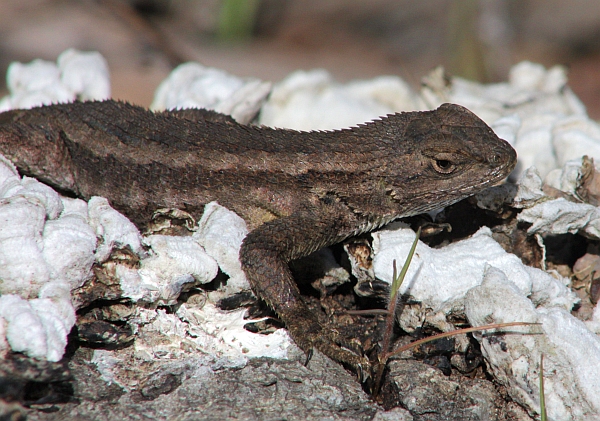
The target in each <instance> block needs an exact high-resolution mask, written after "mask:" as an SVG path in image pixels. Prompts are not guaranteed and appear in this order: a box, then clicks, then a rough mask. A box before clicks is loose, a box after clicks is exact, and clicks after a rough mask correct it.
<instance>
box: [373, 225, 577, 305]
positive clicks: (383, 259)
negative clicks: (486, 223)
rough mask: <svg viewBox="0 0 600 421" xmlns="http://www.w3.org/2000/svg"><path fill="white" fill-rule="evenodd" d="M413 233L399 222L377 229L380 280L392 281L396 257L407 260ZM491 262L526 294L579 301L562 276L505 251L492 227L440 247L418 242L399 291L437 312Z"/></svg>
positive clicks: (554, 302) (549, 299)
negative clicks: (558, 276)
mask: <svg viewBox="0 0 600 421" xmlns="http://www.w3.org/2000/svg"><path fill="white" fill-rule="evenodd" d="M398 226H399V227H400V228H397V227H398ZM414 235H415V234H414V232H413V231H412V230H410V229H407V228H403V227H402V226H401V225H396V224H392V226H390V227H388V228H386V229H384V230H382V231H379V232H375V233H373V234H372V236H373V252H374V258H373V268H374V271H375V276H376V277H377V278H378V279H381V280H383V281H385V282H388V283H391V280H392V273H393V270H392V268H393V264H392V262H393V260H394V259H396V260H397V262H398V266H399V267H400V266H401V265H402V263H403V262H404V260H405V258H406V255H407V254H408V251H409V249H410V247H411V244H412V241H413V239H414ZM487 265H491V266H493V267H496V268H499V269H500V270H502V271H503V272H504V273H505V274H506V276H507V277H508V279H510V280H511V281H512V282H513V283H514V284H515V285H516V286H517V287H518V288H519V290H520V291H521V292H522V293H523V294H524V295H526V296H529V295H532V294H533V295H534V296H536V297H537V299H538V300H539V301H543V302H544V303H545V304H546V305H559V306H565V307H567V308H569V309H570V308H571V307H572V305H573V304H574V303H575V302H577V299H576V298H575V295H574V294H573V293H572V292H571V291H570V290H569V289H567V288H566V287H565V285H564V283H563V282H562V281H559V280H557V279H554V278H553V277H552V276H550V275H548V274H547V273H545V272H543V271H541V270H539V269H534V268H530V267H527V266H525V265H523V264H522V263H521V260H520V259H519V258H518V257H517V256H515V255H513V254H509V253H506V252H505V251H504V249H502V247H500V245H499V244H498V243H497V242H496V241H495V240H494V239H492V237H491V231H490V230H489V228H487V227H483V228H481V229H480V230H479V231H477V232H476V233H475V234H474V235H473V236H472V237H471V238H468V239H465V240H462V241H458V242H456V243H453V244H450V245H449V246H447V247H443V248H440V249H432V248H430V247H428V246H427V245H425V244H423V243H421V242H419V244H418V246H417V250H416V252H415V255H414V256H413V260H412V263H411V265H410V267H409V269H408V272H407V274H406V278H405V280H404V283H403V284H402V286H401V288H400V292H401V293H402V294H410V295H411V296H412V297H414V298H415V299H416V300H418V301H420V302H422V303H423V308H429V309H432V311H433V312H435V311H438V310H439V309H441V308H442V307H445V308H456V306H457V305H460V303H461V302H462V299H463V297H464V295H465V293H466V292H467V291H468V290H469V289H470V288H472V287H473V286H476V285H478V284H479V283H481V281H482V279H483V274H484V271H485V269H486V267H487ZM457 303H458V304H457Z"/></svg>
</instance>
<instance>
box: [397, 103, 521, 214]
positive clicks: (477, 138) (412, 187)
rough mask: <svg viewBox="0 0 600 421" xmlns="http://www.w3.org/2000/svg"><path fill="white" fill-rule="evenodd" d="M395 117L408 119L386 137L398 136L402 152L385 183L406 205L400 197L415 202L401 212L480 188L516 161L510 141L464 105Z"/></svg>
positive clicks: (438, 203)
mask: <svg viewBox="0 0 600 421" xmlns="http://www.w3.org/2000/svg"><path fill="white" fill-rule="evenodd" d="M396 116H398V117H399V118H403V119H404V124H399V125H395V127H396V128H397V131H396V133H393V131H394V130H392V131H391V132H390V131H388V136H389V135H390V134H392V136H393V137H394V138H395V139H396V144H397V147H398V148H399V150H398V151H397V152H399V153H398V154H397V155H396V159H394V160H393V161H394V162H395V164H394V165H393V166H395V165H399V166H400V167H399V168H398V169H397V170H392V171H391V173H392V177H391V178H386V188H387V189H388V194H390V196H392V199H393V200H396V201H397V202H398V203H399V204H400V205H401V207H402V208H404V205H403V203H401V202H407V201H408V202H412V204H413V207H411V206H410V203H407V205H408V207H407V208H406V210H407V212H403V215H402V216H408V214H411V215H414V214H417V213H422V212H426V211H428V210H432V209H436V208H441V207H444V206H448V205H450V204H452V203H455V202H457V201H459V200H461V199H463V198H465V197H468V196H471V195H473V194H475V193H478V192H479V191H481V190H483V189H485V188H487V187H489V186H492V185H494V184H497V183H499V182H500V181H502V180H503V179H504V178H505V177H507V176H508V175H509V174H510V172H511V171H512V170H513V169H514V167H515V165H516V162H517V154H516V152H515V150H514V149H513V148H512V147H511V146H510V144H509V143H508V142H506V141H505V140H502V139H500V138H499V137H498V136H496V134H495V133H494V132H493V130H492V129H491V128H490V127H489V126H488V125H487V124H485V123H484V122H483V120H481V119H480V118H479V117H477V116H476V115H475V114H473V113H472V112H471V111H469V110H467V109H466V108H464V107H461V106H459V105H455V104H443V105H441V106H440V107H439V108H438V109H436V110H433V111H425V112H415V113H403V114H397V115H396ZM394 117H395V116H389V118H390V119H393V118H394ZM388 128H389V127H388ZM388 139H389V138H388ZM389 169H391V166H388V170H389ZM388 174H389V173H388Z"/></svg>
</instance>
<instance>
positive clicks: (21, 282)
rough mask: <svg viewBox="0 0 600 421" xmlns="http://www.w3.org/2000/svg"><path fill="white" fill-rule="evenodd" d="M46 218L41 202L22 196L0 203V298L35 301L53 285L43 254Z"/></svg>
mask: <svg viewBox="0 0 600 421" xmlns="http://www.w3.org/2000/svg"><path fill="white" fill-rule="evenodd" d="M45 216H46V210H45V208H44V207H43V206H41V204H40V203H39V202H38V203H32V202H31V201H29V200H27V199H25V198H24V197H20V196H16V197H12V198H9V199H4V200H2V201H0V294H19V295H20V296H22V297H24V298H33V297H36V296H37V294H38V291H39V289H40V287H41V286H42V285H43V284H44V283H46V282H48V281H49V279H50V269H49V267H48V265H47V264H46V261H45V260H44V258H43V256H42V250H41V246H42V231H43V227H44V221H45Z"/></svg>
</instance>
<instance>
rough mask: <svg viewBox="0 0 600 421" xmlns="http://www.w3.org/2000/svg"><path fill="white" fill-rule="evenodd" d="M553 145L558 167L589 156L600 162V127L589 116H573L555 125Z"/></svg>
mask: <svg viewBox="0 0 600 421" xmlns="http://www.w3.org/2000/svg"><path fill="white" fill-rule="evenodd" d="M552 135H553V137H552V143H553V146H554V149H555V150H556V156H557V157H558V165H559V166H563V165H564V164H565V163H566V162H567V161H570V160H574V159H580V158H581V157H582V156H583V155H588V156H589V157H591V158H595V159H596V161H600V125H598V123H596V122H595V121H593V120H590V119H589V118H588V117H587V116H579V115H577V116H572V117H568V118H564V119H562V120H561V121H560V122H558V123H557V124H555V125H554V128H553V130H552Z"/></svg>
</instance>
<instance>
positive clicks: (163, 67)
mask: <svg viewBox="0 0 600 421" xmlns="http://www.w3.org/2000/svg"><path fill="white" fill-rule="evenodd" d="M69 47H75V48H78V49H81V50H97V51H100V52H101V53H102V54H103V55H104V57H105V58H106V59H107V60H108V64H109V67H110V71H111V78H112V90H113V97H115V98H120V99H126V100H129V101H132V102H135V103H138V104H141V105H145V106H147V105H149V104H150V102H151V99H152V96H153V94H154V90H155V89H156V87H157V85H158V83H159V82H160V81H161V80H162V79H163V78H165V77H166V76H167V74H168V73H169V72H170V70H171V69H172V68H173V67H174V66H175V65H177V64H179V63H181V62H184V61H189V60H194V61H199V62H201V63H202V64H204V65H207V66H213V67H218V68H222V69H225V70H227V71H229V72H231V73H233V74H236V75H240V76H255V77H259V78H261V79H264V80H272V81H278V80H281V79H282V78H283V77H284V76H286V75H287V74H288V73H290V72H291V71H293V70H296V69H310V68H315V67H321V68H325V69H327V70H329V71H330V72H331V73H332V74H333V75H334V77H335V78H336V79H337V80H340V81H345V80H349V79H354V78H370V77H374V76H377V75H382V74H395V75H399V76H401V77H402V78H404V79H405V80H407V81H408V82H410V83H412V84H413V85H414V86H418V84H419V81H420V78H421V77H422V76H423V75H424V74H426V73H427V72H428V71H429V70H430V69H431V68H433V67H435V66H437V65H439V64H442V65H444V66H445V67H446V69H447V70H448V72H449V73H450V74H453V75H459V76H463V77H466V78H469V79H473V80H478V81H482V82H493V81H502V80H505V79H506V76H507V71H508V69H509V68H510V66H511V65H513V64H515V63H517V62H519V61H521V60H524V59H527V60H531V61H535V62H539V63H542V64H544V65H546V66H551V65H554V64H562V65H565V66H567V67H568V68H569V71H570V72H569V79H570V85H571V87H572V88H573V90H574V91H575V92H576V93H577V95H579V97H580V98H581V99H582V100H583V102H584V103H585V104H586V105H587V107H588V111H589V114H590V115H591V116H592V117H593V118H596V119H598V118H600V2H597V1H590V0H518V1H516V0H515V1H510V0H480V1H476V0H420V1H414V0H370V1H363V0H302V1H299V0H0V72H1V74H2V75H4V74H5V72H6V68H7V66H8V64H9V63H10V62H11V61H15V60H17V61H22V62H27V61H30V60H32V59H35V58H44V59H47V60H51V61H54V60H56V57H57V56H58V54H59V53H60V52H62V51H63V50H65V49H67V48H69ZM3 90H5V86H4V83H1V84H0V94H4V92H2V91H3Z"/></svg>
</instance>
